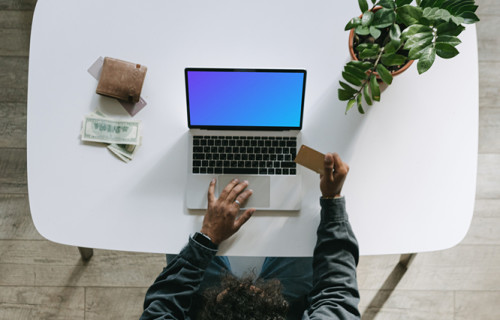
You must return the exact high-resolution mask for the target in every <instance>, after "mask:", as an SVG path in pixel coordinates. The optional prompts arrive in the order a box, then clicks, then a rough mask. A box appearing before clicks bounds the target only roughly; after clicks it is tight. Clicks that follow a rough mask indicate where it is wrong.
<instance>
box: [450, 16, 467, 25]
mask: <svg viewBox="0 0 500 320" xmlns="http://www.w3.org/2000/svg"><path fill="white" fill-rule="evenodd" d="M451 21H452V22H453V23H455V24H456V25H460V24H462V23H464V22H465V19H464V18H462V17H455V16H451Z"/></svg>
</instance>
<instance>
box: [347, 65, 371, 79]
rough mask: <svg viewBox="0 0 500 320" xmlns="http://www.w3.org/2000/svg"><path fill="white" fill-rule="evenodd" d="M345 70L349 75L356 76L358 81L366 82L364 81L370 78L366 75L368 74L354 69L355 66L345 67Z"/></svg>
mask: <svg viewBox="0 0 500 320" xmlns="http://www.w3.org/2000/svg"><path fill="white" fill-rule="evenodd" d="M344 70H345V71H346V72H347V73H350V74H352V75H353V76H355V77H356V78H358V79H361V80H364V79H366V78H368V76H367V75H366V73H364V72H363V71H361V70H359V69H358V68H356V67H353V66H350V65H346V66H345V67H344Z"/></svg>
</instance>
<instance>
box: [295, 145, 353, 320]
mask: <svg viewBox="0 0 500 320" xmlns="http://www.w3.org/2000/svg"><path fill="white" fill-rule="evenodd" d="M333 166H335V171H333V172H332V169H333ZM348 171H349V167H348V166H347V164H345V163H343V162H342V160H340V157H339V156H338V155H336V154H334V155H332V154H327V155H326V156H325V175H324V176H322V177H321V183H320V187H321V191H322V194H323V197H322V198H321V199H320V204H321V222H320V225H319V227H318V231H317V235H318V240H317V242H316V247H315V249H314V258H313V289H312V290H311V293H310V299H311V304H310V307H309V309H308V310H307V311H306V312H305V313H304V318H305V319H359V318H360V314H359V311H358V303H359V292H358V286H357V280H356V266H357V264H358V259H359V252H358V243H357V241H356V237H355V236H354V233H353V232H352V229H351V225H350V224H349V221H348V218H347V212H346V210H345V199H344V198H343V197H341V196H340V191H341V189H342V185H343V183H344V181H345V178H346V176H347V172H348Z"/></svg>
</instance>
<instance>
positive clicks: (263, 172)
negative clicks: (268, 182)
mask: <svg viewBox="0 0 500 320" xmlns="http://www.w3.org/2000/svg"><path fill="white" fill-rule="evenodd" d="M259 174H267V169H266V168H260V169H259Z"/></svg>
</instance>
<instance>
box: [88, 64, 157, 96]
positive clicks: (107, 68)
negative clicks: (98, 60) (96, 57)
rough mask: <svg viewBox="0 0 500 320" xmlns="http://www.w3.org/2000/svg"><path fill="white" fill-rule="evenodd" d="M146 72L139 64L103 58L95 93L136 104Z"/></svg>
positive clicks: (145, 68)
mask: <svg viewBox="0 0 500 320" xmlns="http://www.w3.org/2000/svg"><path fill="white" fill-rule="evenodd" d="M147 70H148V68H147V67H146V66H143V65H140V64H135V63H132V62H127V61H123V60H118V59H114V58H109V57H105V58H104V65H103V67H102V72H101V77H100V78H99V84H98V85H97V89H96V92H97V93H98V94H101V95H104V96H109V97H113V98H116V99H120V100H125V101H130V102H134V103H135V102H138V101H139V99H140V98H141V91H142V85H143V83H144V78H145V77H146V71H147Z"/></svg>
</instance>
